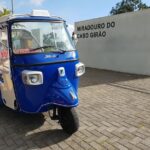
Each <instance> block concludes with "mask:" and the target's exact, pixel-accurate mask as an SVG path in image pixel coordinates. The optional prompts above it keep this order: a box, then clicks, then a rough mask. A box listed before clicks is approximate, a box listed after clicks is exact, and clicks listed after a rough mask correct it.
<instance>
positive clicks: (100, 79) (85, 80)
mask: <svg viewBox="0 0 150 150" xmlns="http://www.w3.org/2000/svg"><path fill="white" fill-rule="evenodd" d="M145 78H149V76H144V75H135V74H127V73H120V72H114V71H108V70H107V71H106V70H101V69H95V68H88V67H87V68H86V73H85V74H84V75H83V76H82V77H81V82H80V87H81V88H82V87H86V86H93V85H99V84H110V83H117V82H122V81H129V80H136V79H145Z"/></svg>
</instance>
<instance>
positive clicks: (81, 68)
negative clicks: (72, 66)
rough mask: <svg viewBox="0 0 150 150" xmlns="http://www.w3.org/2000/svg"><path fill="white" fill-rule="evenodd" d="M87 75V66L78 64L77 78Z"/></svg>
mask: <svg viewBox="0 0 150 150" xmlns="http://www.w3.org/2000/svg"><path fill="white" fill-rule="evenodd" d="M84 73H85V65H84V64H83V63H81V62H80V63H78V64H76V76H77V77H79V76H82V75H83V74H84Z"/></svg>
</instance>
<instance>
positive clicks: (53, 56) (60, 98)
mask: <svg viewBox="0 0 150 150" xmlns="http://www.w3.org/2000/svg"><path fill="white" fill-rule="evenodd" d="M77 63H78V53H77V51H71V52H65V53H63V54H60V53H45V54H31V55H14V57H13V61H12V64H14V65H13V67H12V76H13V81H14V88H15V89H16V90H15V94H16V98H17V102H18V104H19V106H20V109H21V111H23V112H29V113H37V112H43V111H47V110H48V109H50V108H51V107H53V106H54V105H57V106H64V107H75V106H77V105H78V96H77V90H78V83H79V78H78V77H76V75H75V65H76V64H77ZM59 67H64V68H65V71H66V76H65V77H60V76H59V74H58V68H59ZM24 70H31V71H41V72H42V73H43V77H44V83H43V84H42V85H34V86H33V85H25V84H24V83H23V81H22V76H21V74H22V71H24ZM70 91H72V92H74V93H75V95H76V97H77V98H76V99H74V100H72V97H71V96H70Z"/></svg>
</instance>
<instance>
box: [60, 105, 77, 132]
mask: <svg viewBox="0 0 150 150" xmlns="http://www.w3.org/2000/svg"><path fill="white" fill-rule="evenodd" d="M58 115H59V121H60V125H61V127H62V128H63V130H64V131H65V132H66V133H68V134H73V133H75V132H76V131H77V130H78V128H79V118H78V115H77V113H76V111H75V109H74V108H59V109H58Z"/></svg>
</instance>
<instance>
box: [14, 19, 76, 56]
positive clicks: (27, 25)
mask: <svg viewBox="0 0 150 150" xmlns="http://www.w3.org/2000/svg"><path fill="white" fill-rule="evenodd" d="M11 30H12V31H11V32H12V34H11V35H12V36H11V37H12V46H13V52H14V53H15V54H30V53H43V52H55V51H56V52H57V51H60V52H61V51H71V50H75V48H74V45H73V42H72V40H71V38H70V36H69V33H68V31H67V29H66V26H65V24H64V23H63V22H16V23H14V24H13V25H12V29H11Z"/></svg>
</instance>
